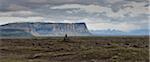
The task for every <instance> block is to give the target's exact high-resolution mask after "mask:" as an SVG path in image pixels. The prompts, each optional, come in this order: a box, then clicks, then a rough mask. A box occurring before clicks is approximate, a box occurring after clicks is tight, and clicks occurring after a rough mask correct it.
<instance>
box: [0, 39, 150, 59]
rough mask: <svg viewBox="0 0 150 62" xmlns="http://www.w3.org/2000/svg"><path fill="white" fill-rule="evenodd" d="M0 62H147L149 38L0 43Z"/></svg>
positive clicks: (25, 40) (8, 41) (13, 40)
mask: <svg viewBox="0 0 150 62" xmlns="http://www.w3.org/2000/svg"><path fill="white" fill-rule="evenodd" d="M0 62H149V37H148V36H136V37H135V36H131V37H126V36H122V37H69V38H68V41H64V40H63V37H47V38H46V37H38V38H37V37H36V38H28V39H1V40H0Z"/></svg>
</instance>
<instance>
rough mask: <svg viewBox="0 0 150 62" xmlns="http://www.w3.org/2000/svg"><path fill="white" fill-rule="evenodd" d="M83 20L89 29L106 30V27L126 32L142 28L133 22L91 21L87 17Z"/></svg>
mask: <svg viewBox="0 0 150 62" xmlns="http://www.w3.org/2000/svg"><path fill="white" fill-rule="evenodd" d="M83 22H86V24H87V26H88V29H89V30H107V29H112V30H113V29H115V30H120V31H124V32H128V31H131V30H135V29H140V28H142V25H139V24H133V23H126V22H123V23H109V22H99V21H97V22H96V21H91V20H89V19H84V20H83Z"/></svg>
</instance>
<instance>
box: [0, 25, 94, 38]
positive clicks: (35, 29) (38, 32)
mask: <svg viewBox="0 0 150 62" xmlns="http://www.w3.org/2000/svg"><path fill="white" fill-rule="evenodd" d="M0 33H1V34H0V35H1V36H6V35H7V36H9V34H10V35H11V36H13V35H14V36H16V35H18V34H20V35H22V34H24V35H23V36H28V35H30V34H31V35H33V36H64V35H65V34H67V35H69V36H89V35H91V33H90V32H89V31H88V29H87V26H86V24H85V23H45V22H22V23H9V24H4V25H0ZM25 33H26V34H27V35H25Z"/></svg>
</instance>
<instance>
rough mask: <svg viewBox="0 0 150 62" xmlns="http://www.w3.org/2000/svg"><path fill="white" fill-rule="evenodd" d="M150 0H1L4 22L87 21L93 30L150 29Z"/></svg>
mask: <svg viewBox="0 0 150 62" xmlns="http://www.w3.org/2000/svg"><path fill="white" fill-rule="evenodd" d="M149 5H150V4H149V1H148V0H0V24H5V23H12V22H69V23H72V22H85V23H87V26H88V29H90V30H106V29H115V30H121V31H131V30H135V29H148V23H149V21H148V17H149V15H150V13H149V12H148V11H149V10H148V9H149Z"/></svg>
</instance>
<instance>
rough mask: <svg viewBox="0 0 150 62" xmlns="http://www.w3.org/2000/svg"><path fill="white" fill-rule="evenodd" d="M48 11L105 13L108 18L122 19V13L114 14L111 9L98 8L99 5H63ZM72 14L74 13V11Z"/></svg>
mask: <svg viewBox="0 0 150 62" xmlns="http://www.w3.org/2000/svg"><path fill="white" fill-rule="evenodd" d="M50 9H78V10H79V11H85V12H87V13H102V12H106V15H107V16H108V17H114V18H119V17H124V14H122V13H123V12H118V13H115V12H113V11H112V9H111V8H108V7H103V6H99V5H80V4H65V5H61V6H54V7H50ZM79 11H78V12H79ZM69 12H71V11H69ZM72 12H74V10H73V11H72Z"/></svg>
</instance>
